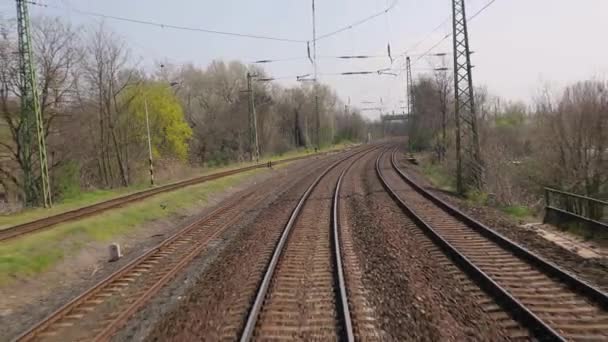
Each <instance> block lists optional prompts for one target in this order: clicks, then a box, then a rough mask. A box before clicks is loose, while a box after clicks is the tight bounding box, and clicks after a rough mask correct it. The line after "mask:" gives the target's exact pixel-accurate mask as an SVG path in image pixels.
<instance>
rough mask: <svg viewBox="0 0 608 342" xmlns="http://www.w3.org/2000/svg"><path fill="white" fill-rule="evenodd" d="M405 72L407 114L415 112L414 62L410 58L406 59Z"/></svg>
mask: <svg viewBox="0 0 608 342" xmlns="http://www.w3.org/2000/svg"><path fill="white" fill-rule="evenodd" d="M405 70H406V76H407V113H408V114H409V115H411V114H412V112H413V111H414V80H413V79H412V61H411V60H410V57H409V56H408V57H406V58H405Z"/></svg>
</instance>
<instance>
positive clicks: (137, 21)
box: [25, 0, 306, 44]
mask: <svg viewBox="0 0 608 342" xmlns="http://www.w3.org/2000/svg"><path fill="white" fill-rule="evenodd" d="M25 2H26V3H28V4H31V5H34V6H38V7H46V8H51V9H56V10H70V11H72V12H73V13H77V14H80V15H85V16H91V17H97V18H102V19H111V20H116V21H123V22H129V23H134V24H141V25H148V26H156V27H159V28H162V29H166V28H167V29H174V30H182V31H193V32H202V33H208V34H216V35H223V36H232V37H240V38H250V39H260V40H272V41H279V42H285V43H299V44H305V43H306V40H299V39H290V38H282V37H271V36H264V35H257V34H249V33H240V32H228V31H220V30H212V29H207V28H200V27H191V26H181V25H173V24H165V23H161V22H156V21H151V20H142V19H134V18H127V17H119V16H115V15H109V14H103V13H97V12H91V11H83V10H79V9H76V8H69V9H68V8H63V7H60V6H53V5H47V4H43V3H39V2H36V1H31V0H26V1H25Z"/></svg>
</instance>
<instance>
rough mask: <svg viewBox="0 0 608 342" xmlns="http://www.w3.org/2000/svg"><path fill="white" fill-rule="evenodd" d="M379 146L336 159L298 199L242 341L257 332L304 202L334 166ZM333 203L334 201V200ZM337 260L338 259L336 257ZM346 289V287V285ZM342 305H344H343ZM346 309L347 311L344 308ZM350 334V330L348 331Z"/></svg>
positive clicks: (248, 318) (259, 289) (259, 290)
mask: <svg viewBox="0 0 608 342" xmlns="http://www.w3.org/2000/svg"><path fill="white" fill-rule="evenodd" d="M376 148H377V147H373V148H369V149H366V150H363V151H359V152H356V153H354V154H352V155H349V156H347V157H345V158H342V159H340V160H338V161H336V162H335V163H333V164H332V165H330V166H329V167H327V168H326V169H325V170H324V171H323V172H322V173H321V174H320V175H319V176H318V177H317V178H316V179H315V180H314V181H313V182H312V184H311V185H310V186H309V187H308V188H307V189H306V191H305V192H304V194H302V196H301V197H300V200H299V201H298V204H297V205H296V207H295V208H294V209H293V211H292V212H291V215H290V216H289V220H288V221H287V224H286V225H285V227H284V228H283V232H282V233H281V237H280V239H279V241H278V243H277V245H276V246H275V249H274V252H273V254H272V257H271V259H270V261H269V263H268V266H267V268H266V272H265V273H264V277H263V279H262V282H261V283H260V286H259V288H258V291H257V294H256V296H255V300H254V302H253V305H252V306H251V309H250V311H249V313H248V315H247V321H246V323H245V326H244V328H243V331H242V333H241V338H240V341H241V342H248V341H251V339H252V338H253V334H254V332H255V326H256V323H257V321H258V317H259V315H260V312H261V310H262V307H263V305H264V300H265V299H266V296H267V294H268V288H269V287H270V282H271V280H272V278H273V277H274V273H275V270H276V268H277V264H278V263H279V259H280V258H281V255H282V254H283V250H284V247H285V245H286V243H287V240H288V239H289V236H290V233H291V231H292V229H293V226H294V225H295V223H296V221H297V220H298V218H299V216H300V212H301V211H302V208H303V207H304V204H305V203H306V201H307V200H308V198H309V197H310V194H311V193H312V191H313V190H314V189H315V188H316V186H317V185H318V184H319V183H320V182H321V180H322V179H323V178H324V177H325V176H326V175H327V174H328V173H329V172H330V171H331V170H333V169H334V168H336V167H337V166H338V165H340V164H341V163H343V162H344V161H345V160H347V159H349V158H351V157H353V156H354V155H356V154H360V153H367V152H370V151H372V150H374V149H376ZM332 203H333V201H332ZM336 255H339V251H337V253H336ZM336 260H337V259H336ZM342 283H343V284H344V279H343V278H342ZM342 289H343V288H342V287H340V291H342ZM344 289H345V287H344ZM340 298H341V299H340V301H342V300H343V299H342V298H343V295H340ZM346 303H347V305H346V306H345V307H341V309H342V315H343V316H344V315H345V314H346V313H348V315H349V316H348V318H346V317H343V318H342V320H343V321H344V323H345V324H346V322H347V321H348V322H351V320H350V312H349V311H348V299H346ZM341 306H342V305H341ZM344 309H346V311H345V310H344ZM350 328H351V332H350V334H351V336H352V323H351V324H350ZM347 334H348V332H347Z"/></svg>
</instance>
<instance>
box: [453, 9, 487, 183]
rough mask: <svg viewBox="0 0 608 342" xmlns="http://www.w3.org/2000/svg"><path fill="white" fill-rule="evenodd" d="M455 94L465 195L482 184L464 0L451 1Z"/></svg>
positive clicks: (460, 174) (459, 176) (460, 172)
mask: <svg viewBox="0 0 608 342" xmlns="http://www.w3.org/2000/svg"><path fill="white" fill-rule="evenodd" d="M452 24H453V39H454V94H455V98H456V101H455V106H456V108H455V113H456V158H457V167H456V187H457V190H458V192H459V193H461V194H463V193H465V192H467V191H468V190H475V189H481V187H482V186H483V164H482V161H481V153H480V149H479V135H478V131H477V114H476V109H475V97H474V93H473V78H472V77H471V68H472V67H471V52H470V49H469V33H468V29H467V17H466V11H465V4H464V0H452Z"/></svg>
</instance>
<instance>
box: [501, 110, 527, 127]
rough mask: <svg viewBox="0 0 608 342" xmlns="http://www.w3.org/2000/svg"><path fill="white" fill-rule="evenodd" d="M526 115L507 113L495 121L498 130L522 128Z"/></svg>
mask: <svg viewBox="0 0 608 342" xmlns="http://www.w3.org/2000/svg"><path fill="white" fill-rule="evenodd" d="M525 119H526V117H525V115H524V114H523V113H520V112H510V113H505V114H503V115H501V116H499V117H497V118H496V119H495V120H494V123H495V124H496V127H498V128H511V127H519V126H522V125H523V124H524V122H525Z"/></svg>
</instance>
